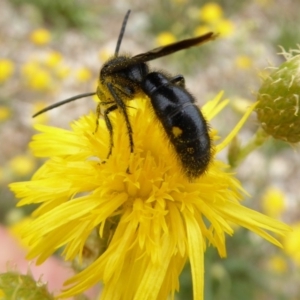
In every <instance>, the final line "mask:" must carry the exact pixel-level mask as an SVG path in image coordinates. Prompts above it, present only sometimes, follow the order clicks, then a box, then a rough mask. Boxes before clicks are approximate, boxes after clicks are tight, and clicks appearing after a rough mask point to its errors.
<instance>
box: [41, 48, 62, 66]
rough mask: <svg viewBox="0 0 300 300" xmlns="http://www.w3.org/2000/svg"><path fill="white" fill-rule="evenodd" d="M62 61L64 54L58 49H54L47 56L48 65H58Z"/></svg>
mask: <svg viewBox="0 0 300 300" xmlns="http://www.w3.org/2000/svg"><path fill="white" fill-rule="evenodd" d="M61 61H62V55H61V54H60V53H59V52H57V51H52V52H50V53H49V54H48V56H47V57H46V61H45V63H46V65H47V66H48V67H57V65H59V63H60V62H61Z"/></svg>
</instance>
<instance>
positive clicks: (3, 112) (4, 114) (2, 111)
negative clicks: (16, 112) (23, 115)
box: [0, 105, 11, 122]
mask: <svg viewBox="0 0 300 300" xmlns="http://www.w3.org/2000/svg"><path fill="white" fill-rule="evenodd" d="M10 115H11V110H10V108H9V107H6V106H2V105H0V122H1V121H5V120H7V119H8V118H9V117H10Z"/></svg>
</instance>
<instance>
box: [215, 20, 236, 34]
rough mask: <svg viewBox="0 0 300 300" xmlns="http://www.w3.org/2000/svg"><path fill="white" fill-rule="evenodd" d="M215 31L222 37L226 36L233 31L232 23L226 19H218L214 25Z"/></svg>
mask: <svg viewBox="0 0 300 300" xmlns="http://www.w3.org/2000/svg"><path fill="white" fill-rule="evenodd" d="M215 31H216V32H217V33H219V34H220V36H222V37H227V36H229V35H231V34H232V33H233V32H234V24H233V23H232V22H231V21H230V20H227V19H223V20H220V21H219V22H218V23H217V24H216V25H215Z"/></svg>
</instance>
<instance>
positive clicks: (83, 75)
mask: <svg viewBox="0 0 300 300" xmlns="http://www.w3.org/2000/svg"><path fill="white" fill-rule="evenodd" d="M75 77H76V79H77V80H78V81H83V82H84V81H88V80H90V79H91V77H92V73H91V71H90V70H89V69H88V68H80V69H79V70H77V71H76V73H75Z"/></svg>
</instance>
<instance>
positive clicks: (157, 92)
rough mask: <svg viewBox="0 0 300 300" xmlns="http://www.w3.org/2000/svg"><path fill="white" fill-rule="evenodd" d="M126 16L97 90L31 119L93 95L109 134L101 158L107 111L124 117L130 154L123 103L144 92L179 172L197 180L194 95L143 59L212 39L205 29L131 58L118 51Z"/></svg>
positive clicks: (202, 158)
mask: <svg viewBox="0 0 300 300" xmlns="http://www.w3.org/2000/svg"><path fill="white" fill-rule="evenodd" d="M129 14H130V10H129V11H128V12H127V14H126V15H125V18H124V20H123V24H122V28H121V31H120V34H119V38H118V42H117V46H116V50H115V55H114V56H113V58H111V59H110V60H108V61H107V62H106V63H105V64H104V65H103V67H102V68H101V70H100V75H99V85H98V87H97V91H96V92H91V93H85V94H80V95H77V96H74V97H71V98H68V99H66V100H63V101H61V102H58V103H55V104H53V105H51V106H48V107H46V108H44V109H43V110H41V111H39V112H38V113H36V114H35V115H34V116H33V117H35V116H37V115H39V114H41V113H44V112H45V111H48V110H50V109H53V108H55V107H58V106H61V105H63V104H66V103H68V102H71V101H74V100H77V99H80V98H83V97H87V96H91V95H95V94H97V96H98V97H99V99H100V102H99V104H98V107H97V122H98V119H99V117H100V114H101V111H102V107H103V108H104V109H103V117H104V120H105V124H106V127H107V129H108V131H109V135H110V147H109V152H108V155H107V158H109V157H110V155H111V153H112V151H113V148H114V142H113V134H114V133H113V125H112V123H111V121H110V118H109V114H110V113H111V112H113V111H114V110H117V109H118V110H119V111H120V112H121V114H122V115H123V117H124V121H125V123H126V126H127V133H128V139H129V147H130V152H131V153H133V152H134V140H133V130H132V126H131V123H130V120H129V117H128V113H127V106H126V103H127V101H130V100H133V99H134V98H135V97H136V95H137V94H139V93H144V94H146V95H147V96H148V97H149V99H150V101H151V105H152V107H153V110H154V112H155V115H156V117H157V118H158V120H159V121H160V123H161V125H162V126H163V128H164V131H165V133H166V135H167V137H168V139H169V141H170V143H171V145H172V147H173V148H174V150H175V153H176V156H177V158H178V161H179V163H180V164H181V166H182V170H183V172H184V173H185V175H186V176H187V177H188V178H189V179H194V178H197V177H199V176H200V175H201V174H203V173H204V172H205V171H206V169H207V167H208V165H209V162H210V159H211V139H210V136H209V128H208V124H207V122H206V120H205V118H204V117H203V115H202V113H201V111H200V109H199V108H198V107H197V106H196V105H195V99H194V97H193V96H192V95H191V94H190V93H189V92H188V91H187V90H186V88H185V81H184V77H183V76H182V75H177V76H174V77H170V76H168V75H166V74H164V73H162V72H152V71H151V70H150V69H149V66H148V65H147V63H146V62H148V61H150V60H154V59H157V58H159V57H163V56H166V55H169V54H172V53H174V52H177V51H180V50H183V49H186V48H189V47H193V46H197V45H200V44H202V43H204V42H207V41H210V40H213V39H214V38H215V37H216V35H215V34H214V33H212V32H209V33H206V34H204V35H202V36H199V37H195V38H191V39H185V40H182V41H179V42H175V43H172V44H169V45H166V46H162V47H159V48H155V49H153V50H151V51H148V52H145V53H142V54H139V55H136V56H133V57H129V56H124V55H119V49H120V45H121V41H122V38H123V35H124V32H125V27H126V23H127V20H128V17H129ZM97 126H98V123H97Z"/></svg>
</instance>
